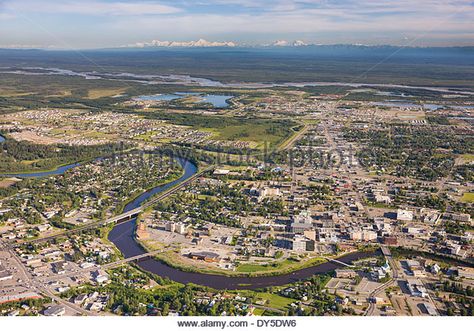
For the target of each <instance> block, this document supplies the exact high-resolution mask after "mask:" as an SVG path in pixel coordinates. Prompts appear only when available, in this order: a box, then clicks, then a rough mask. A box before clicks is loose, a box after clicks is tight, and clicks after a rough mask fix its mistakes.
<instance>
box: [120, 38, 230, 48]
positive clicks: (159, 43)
mask: <svg viewBox="0 0 474 331" xmlns="http://www.w3.org/2000/svg"><path fill="white" fill-rule="evenodd" d="M235 46H237V44H235V43H234V42H232V41H224V42H219V41H207V40H205V39H199V40H196V41H160V40H152V41H151V42H142V43H136V44H132V45H127V47H139V48H144V47H235Z"/></svg>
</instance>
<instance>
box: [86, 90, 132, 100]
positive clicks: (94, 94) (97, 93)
mask: <svg viewBox="0 0 474 331" xmlns="http://www.w3.org/2000/svg"><path fill="white" fill-rule="evenodd" d="M125 91H126V88H95V89H90V90H89V91H88V93H87V98H88V99H99V98H104V97H113V96H115V95H119V94H122V93H124V92H125Z"/></svg>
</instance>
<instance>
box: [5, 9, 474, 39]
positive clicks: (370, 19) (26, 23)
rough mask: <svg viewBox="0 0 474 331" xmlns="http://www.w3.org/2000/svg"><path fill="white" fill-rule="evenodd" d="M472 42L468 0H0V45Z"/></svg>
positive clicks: (472, 22) (471, 12)
mask: <svg viewBox="0 0 474 331" xmlns="http://www.w3.org/2000/svg"><path fill="white" fill-rule="evenodd" d="M199 38H204V39H207V40H212V41H235V42H237V43H247V44H262V43H270V42H272V41H274V40H278V39H285V40H303V41H305V42H308V43H321V44H336V43H361V44H393V45H406V44H408V45H414V46H430V45H435V46H445V45H474V1H473V0H469V1H466V0H444V1H439V0H399V1H393V0H379V1H376V0H359V1H356V0H341V1H332V0H273V1H270V0H196V1H191V0H174V1H171V0H162V1H159V0H142V1H126V0H82V1H81V0H50V1H47V0H0V47H56V48H96V47H112V46H121V45H129V44H134V43H137V42H149V41H151V40H155V39H156V40H176V41H189V40H197V39H199Z"/></svg>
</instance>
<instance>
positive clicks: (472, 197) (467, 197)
mask: <svg viewBox="0 0 474 331" xmlns="http://www.w3.org/2000/svg"><path fill="white" fill-rule="evenodd" d="M461 201H462V202H467V203H473V202H474V192H469V193H464V195H463V196H462V198H461Z"/></svg>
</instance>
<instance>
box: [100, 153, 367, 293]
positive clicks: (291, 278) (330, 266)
mask: <svg viewBox="0 0 474 331" xmlns="http://www.w3.org/2000/svg"><path fill="white" fill-rule="evenodd" d="M180 163H181V165H182V166H183V168H184V175H183V176H182V177H181V178H179V179H177V180H175V181H173V182H170V183H168V184H165V185H161V186H157V187H155V188H154V189H152V190H150V191H148V192H146V193H144V194H142V195H140V196H139V197H138V198H136V199H135V200H134V201H132V202H130V203H129V204H128V205H127V206H126V207H125V209H124V211H129V210H132V209H134V208H136V207H139V206H140V205H141V204H142V203H143V202H144V201H145V200H147V199H148V198H149V197H151V196H152V195H154V194H157V193H160V192H163V191H165V190H167V189H169V188H170V187H172V186H174V185H176V184H178V183H180V182H182V181H184V180H186V179H188V178H189V177H191V176H192V175H194V174H195V173H196V172H197V168H196V166H195V165H194V164H193V163H191V162H189V161H186V160H183V159H181V160H180ZM135 228H136V219H132V220H130V221H127V222H124V223H120V224H117V225H116V226H115V227H114V228H113V229H112V231H110V233H109V236H108V239H109V240H110V241H111V242H113V243H114V244H115V246H117V248H118V249H119V250H120V252H121V253H122V254H123V256H124V257H125V258H128V257H132V256H137V255H141V254H144V253H146V251H145V250H144V249H143V248H142V247H141V246H140V245H139V244H138V243H137V242H136V240H135ZM373 255H374V253H373V252H372V253H367V252H356V253H350V254H348V255H345V256H343V257H341V258H339V259H338V260H340V261H341V262H344V263H351V262H352V261H354V260H358V259H361V258H365V257H369V256H373ZM137 265H138V266H139V267H140V268H142V269H143V270H146V271H148V272H151V273H154V274H156V275H158V276H160V277H167V278H169V279H171V280H173V281H176V282H179V283H183V284H187V283H194V284H198V285H204V286H209V287H212V288H216V289H229V290H232V289H255V288H262V287H268V286H277V285H284V284H288V283H292V282H295V281H298V280H301V279H305V278H309V277H311V276H313V275H315V274H319V273H327V272H330V271H333V270H335V269H337V268H341V267H342V266H341V265H340V264H338V263H335V262H327V263H323V264H320V265H317V266H313V267H309V268H305V269H301V270H298V271H295V272H292V273H290V274H285V275H279V276H265V277H250V278H249V277H229V276H224V275H210V274H202V273H195V272H186V271H182V270H178V269H175V268H173V267H170V266H168V265H166V264H165V263H163V262H160V261H158V260H155V259H152V258H150V259H147V260H145V261H139V262H137Z"/></svg>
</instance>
